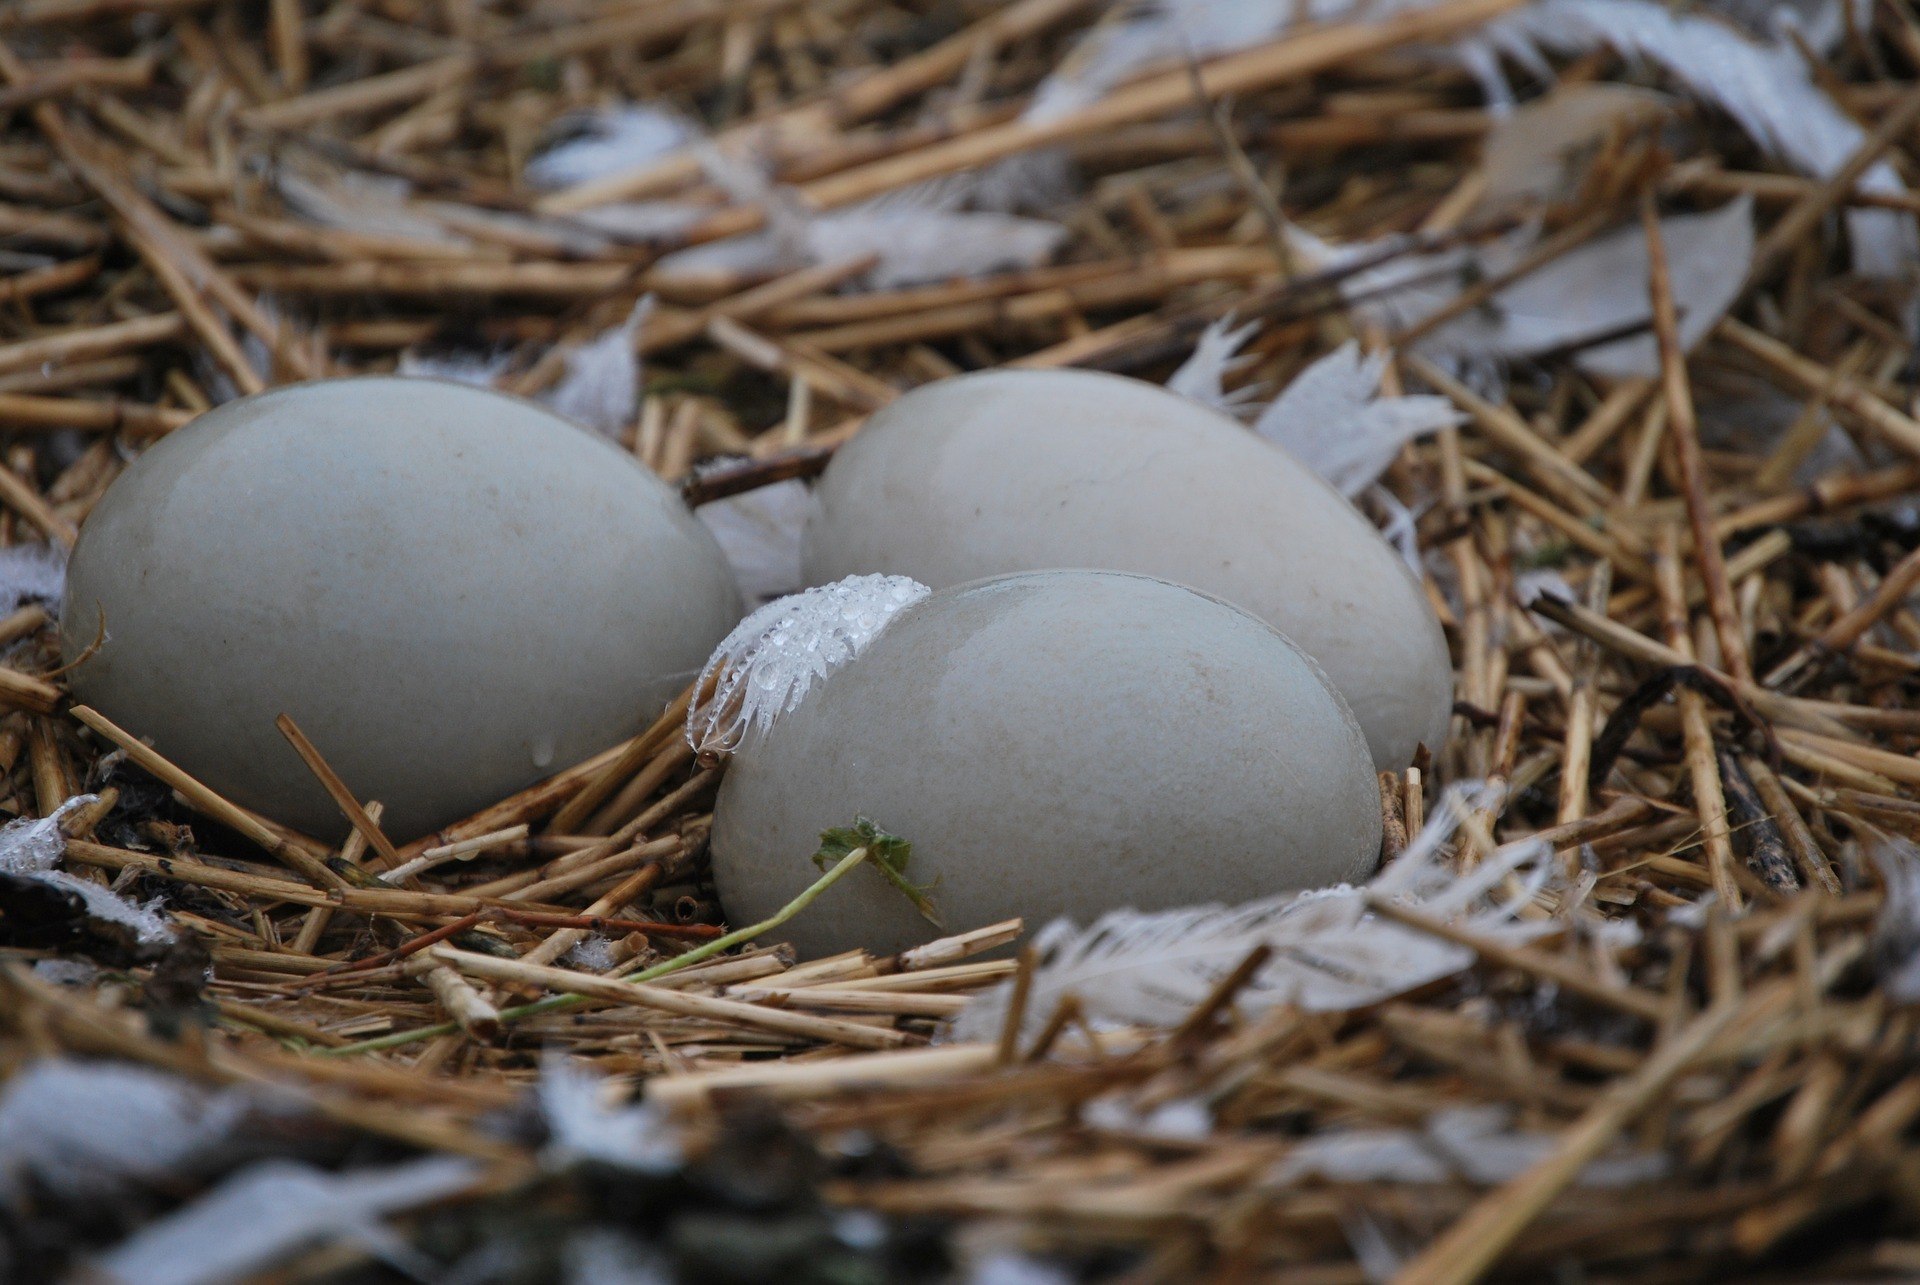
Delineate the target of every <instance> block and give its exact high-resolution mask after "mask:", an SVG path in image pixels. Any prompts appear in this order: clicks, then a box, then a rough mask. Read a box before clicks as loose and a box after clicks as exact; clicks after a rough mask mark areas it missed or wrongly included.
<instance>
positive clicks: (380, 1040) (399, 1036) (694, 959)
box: [315, 848, 869, 1057]
mask: <svg viewBox="0 0 1920 1285" xmlns="http://www.w3.org/2000/svg"><path fill="white" fill-rule="evenodd" d="M868 852H869V849H867V848H855V849H854V850H853V851H852V852H849V853H848V854H847V855H846V856H844V857H842V858H841V859H840V861H839V862H838V863H837V864H836V865H835V866H834V867H833V869H831V870H829V871H827V872H826V873H825V874H823V875H821V876H820V877H819V878H818V879H816V880H814V881H813V882H812V883H811V884H810V885H808V887H807V889H806V890H805V891H804V892H802V893H801V894H800V895H799V896H797V897H795V898H794V899H793V900H792V901H789V902H788V903H787V904H786V905H784V906H782V907H780V909H779V910H776V911H775V912H774V913H773V915H772V916H771V917H770V918H767V919H762V920H761V921H760V922H759V923H757V924H749V925H748V926H747V927H745V928H741V929H737V930H736V931H734V932H730V933H728V934H727V935H726V936H724V937H716V938H714V939H713V940H712V941H710V942H708V943H706V944H705V945H704V946H696V947H694V948H693V949H692V950H690V951H688V952H687V953H686V954H684V955H675V956H674V957H673V958H672V959H668V960H663V961H661V962H660V963H658V964H655V965H654V966H653V967H651V968H643V969H641V970H640V971H639V972H637V973H634V974H633V975H632V976H630V977H627V978H624V979H623V980H625V981H629V982H632V983H633V984H634V985H636V986H637V985H640V984H641V983H643V982H650V981H652V980H653V979H654V978H656V977H664V976H666V975H667V974H668V973H673V972H678V971H679V970H680V969H682V968H686V967H688V966H690V965H693V964H697V963H699V962H700V961H701V960H703V959H711V958H712V957H713V956H715V955H718V954H719V953H720V952H722V951H725V950H732V949H733V948H734V947H735V946H739V945H743V944H744V943H746V942H749V941H752V940H753V939H754V938H755V937H758V936H759V935H760V934H761V933H763V932H768V931H770V930H772V929H775V928H778V927H779V926H780V925H781V924H784V923H786V922H787V920H789V919H791V918H793V917H794V916H795V915H797V914H799V913H800V912H801V911H803V910H805V909H806V908H807V907H808V906H811V905H812V904H813V901H814V898H816V897H818V896H819V895H820V894H821V893H823V892H825V891H826V890H827V889H829V888H831V887H833V885H834V884H836V883H838V882H839V881H840V877H841V876H842V875H844V874H846V873H847V871H849V870H851V869H853V868H854V867H855V866H857V865H859V864H860V863H861V862H862V861H865V860H866V859H867V855H868ZM592 1002H593V1000H592V999H591V998H590V997H589V996H586V995H553V996H549V997H548V998H546V999H542V1000H535V1001H534V1002H533V1003H531V1004H521V1005H520V1006H519V1007H517V1008H503V1009H501V1010H500V1020H501V1021H503V1022H512V1021H517V1020H519V1019H520V1018H523V1017H537V1016H538V1015H540V1014H541V1013H557V1012H560V1011H561V1010H563V1009H569V1008H578V1007H579V1006H580V1005H582V1004H588V1003H592ZM601 1002H602V1003H604V1002H605V1001H601ZM459 1029H460V1027H459V1025H458V1024H457V1023H454V1022H441V1023H439V1024H438V1025H436V1026H417V1027H415V1028H414V1029H413V1030H410V1031H395V1032H394V1033H393V1034H391V1035H381V1036H378V1037H376V1038H374V1039H371V1040H361V1041H360V1042H359V1043H358V1044H342V1045H341V1046H340V1047H339V1048H331V1049H316V1050H315V1054H316V1056H319V1057H346V1056H349V1055H350V1054H354V1053H378V1052H380V1051H381V1050H383V1049H395V1048H400V1047H401V1046H403V1045H407V1044H417V1043H419V1042H420V1041H421V1040H430V1039H433V1038H435V1037H436V1036H440V1035H452V1034H453V1033H454V1032H455V1031H457V1030H459Z"/></svg>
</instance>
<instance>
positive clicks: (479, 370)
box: [393, 349, 508, 388]
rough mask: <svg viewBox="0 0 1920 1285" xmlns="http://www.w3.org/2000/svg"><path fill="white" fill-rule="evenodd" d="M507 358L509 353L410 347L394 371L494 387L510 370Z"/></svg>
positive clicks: (415, 377)
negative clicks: (431, 351) (421, 350)
mask: <svg viewBox="0 0 1920 1285" xmlns="http://www.w3.org/2000/svg"><path fill="white" fill-rule="evenodd" d="M507 361H508V357H507V354H505V353H496V354H494V355H492V356H481V355H479V354H477V353H438V354H432V355H428V354H424V353H417V352H414V351H413V350H412V349H408V350H407V351H406V352H403V353H401V354H400V364H399V365H398V366H396V367H394V372H393V373H394V374H396V375H404V376H406V377H407V378H409V379H444V380H446V381H447V382H449V383H454V384H468V385H471V386H472V387H474V388H492V387H493V381H494V380H496V379H498V378H500V376H501V374H502V373H503V372H504V371H505V370H506V368H507Z"/></svg>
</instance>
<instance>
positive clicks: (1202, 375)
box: [1167, 316, 1260, 415]
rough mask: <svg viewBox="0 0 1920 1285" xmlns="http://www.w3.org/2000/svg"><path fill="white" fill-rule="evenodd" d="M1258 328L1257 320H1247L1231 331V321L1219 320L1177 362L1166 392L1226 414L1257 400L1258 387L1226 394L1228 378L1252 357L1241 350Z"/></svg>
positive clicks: (1230, 413)
mask: <svg viewBox="0 0 1920 1285" xmlns="http://www.w3.org/2000/svg"><path fill="white" fill-rule="evenodd" d="M1259 329H1260V323H1259V322H1258V321H1249V322H1248V323H1247V324H1246V325H1244V326H1241V327H1240V328H1239V329H1238V330H1235V329H1234V328H1233V318H1232V317H1230V316H1228V317H1221V318H1220V319H1219V320H1217V321H1215V322H1214V323H1213V324H1212V325H1210V326H1208V327H1207V328H1206V329H1205V330H1203V331H1201V332H1200V340H1199V342H1198V343H1196V344H1194V346H1193V353H1192V355H1191V356H1189V357H1188V358H1187V359H1186V360H1185V361H1183V362H1181V363H1180V369H1178V370H1176V371H1174V372H1173V374H1172V375H1170V376H1168V377H1167V391H1168V392H1170V393H1179V394H1180V395H1181V396H1182V397H1191V398H1192V399H1193V400H1194V401H1196V402H1199V403H1200V404H1201V405H1203V406H1211V407H1213V408H1214V409H1215V410H1219V411H1225V412H1227V413H1228V414H1229V415H1232V414H1237V413H1238V412H1239V411H1240V410H1241V409H1242V408H1243V407H1244V406H1245V405H1246V404H1247V403H1248V402H1249V401H1251V400H1253V399H1254V398H1257V397H1258V396H1259V395H1260V394H1259V389H1257V388H1237V389H1235V390H1234V391H1233V392H1231V393H1229V392H1228V391H1227V377H1228V376H1229V375H1232V374H1234V373H1235V372H1237V371H1239V370H1240V369H1242V368H1243V367H1244V366H1246V364H1247V362H1248V361H1250V360H1251V358H1248V357H1243V356H1242V355H1241V354H1240V350H1241V349H1242V348H1244V347H1246V345H1247V341H1248V340H1249V339H1251V338H1253V336H1254V332H1256V331H1257V330H1259Z"/></svg>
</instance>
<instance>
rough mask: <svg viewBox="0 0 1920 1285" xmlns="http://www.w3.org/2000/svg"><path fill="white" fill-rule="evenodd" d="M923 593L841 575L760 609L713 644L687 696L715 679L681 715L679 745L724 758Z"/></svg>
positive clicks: (898, 581)
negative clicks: (707, 695) (709, 692)
mask: <svg viewBox="0 0 1920 1285" xmlns="http://www.w3.org/2000/svg"><path fill="white" fill-rule="evenodd" d="M930 592H932V591H931V590H929V589H928V588H927V587H926V586H925V585H923V584H921V583H920V582H919V581H917V580H909V579H908V578H907V577H905V576H848V577H847V578H846V579H845V580H839V581H836V582H834V583H833V584H830V585H821V586H820V587H819V588H816V589H809V590H807V591H806V592H805V593H797V594H794V595H793V596H792V597H789V598H782V599H780V600H779V601H778V602H770V603H768V604H767V605H766V606H764V607H762V608H760V610H758V611H756V612H754V613H753V614H752V615H750V616H748V617H747V618H746V619H745V620H743V621H741V622H740V623H739V624H738V625H735V626H734V629H733V632H732V633H730V634H728V635H727V636H726V637H725V638H723V639H721V640H720V645H719V646H718V647H716V648H715V649H714V652H713V658H712V659H711V660H709V661H707V667H706V668H705V669H703V670H702V671H701V672H700V681H699V682H698V683H697V684H695V687H694V690H695V691H699V690H701V689H703V688H704V687H706V685H707V680H708V679H709V678H712V677H713V676H714V675H715V674H718V675H719V679H720V681H719V684H718V686H717V687H716V688H715V690H714V694H713V699H712V700H710V701H708V702H707V703H706V704H705V705H697V706H694V707H693V708H691V709H689V710H688V711H687V744H688V745H690V746H692V747H693V748H694V750H696V751H697V752H698V753H700V754H703V755H704V754H713V753H725V752H730V751H732V750H736V749H738V748H739V747H740V745H741V743H742V742H743V741H745V739H746V738H747V736H748V735H750V734H753V733H756V732H759V733H764V732H765V731H766V729H767V728H769V727H771V726H773V722H774V720H775V719H777V718H779V717H780V716H781V715H782V714H785V713H787V712H788V711H789V710H793V709H797V708H798V707H799V705H800V702H801V701H803V700H805V699H806V698H807V693H808V692H809V691H811V690H812V688H813V685H814V684H815V683H816V682H818V681H819V680H821V679H823V678H825V677H826V676H827V675H829V674H831V673H833V672H834V671H835V670H836V669H839V668H841V667H842V666H844V665H846V664H848V663H849V662H851V661H852V660H854V659H855V658H856V657H858V656H859V655H860V653H861V652H863V651H865V650H866V648H867V647H868V646H869V645H870V644H871V643H872V642H873V640H874V639H875V638H877V637H879V636H880V632H881V631H882V630H883V629H885V628H886V627H887V624H888V623H889V622H890V621H892V620H893V618H894V617H895V616H897V615H899V614H900V613H901V612H902V611H905V610H906V609H907V608H908V607H911V606H913V605H914V604H915V603H917V602H919V601H921V600H922V599H923V598H925V597H926V596H927V595H928V594H929V593H930Z"/></svg>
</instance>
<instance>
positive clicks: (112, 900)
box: [0, 794, 174, 945]
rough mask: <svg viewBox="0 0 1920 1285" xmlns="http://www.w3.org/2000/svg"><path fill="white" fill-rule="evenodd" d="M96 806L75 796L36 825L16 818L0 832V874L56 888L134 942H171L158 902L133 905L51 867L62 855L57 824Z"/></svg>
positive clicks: (93, 797) (169, 927) (88, 796)
mask: <svg viewBox="0 0 1920 1285" xmlns="http://www.w3.org/2000/svg"><path fill="white" fill-rule="evenodd" d="M95 802H98V796H96V795H92V794H81V795H76V796H75V797H73V798H71V799H68V800H67V801H66V802H65V803H62V804H61V805H60V806H59V807H57V808H55V809H54V810H53V812H52V813H51V814H49V815H47V816H44V817H40V818H39V819H37V820H35V819H31V818H27V817H20V818H18V819H16V820H13V821H9V822H7V824H6V825H5V826H4V827H0V874H10V875H15V876H18V877H20V878H23V879H31V880H33V881H34V882H35V883H41V884H45V885H47V886H48V887H50V888H58V889H59V890H60V891H62V892H64V893H66V894H68V895H69V896H72V897H76V898H78V899H79V901H80V903H81V905H82V907H84V908H85V910H86V913H87V914H88V915H89V916H91V917H92V918H95V919H104V920H106V921H108V922H109V923H116V924H120V925H122V926H123V927H125V928H128V929H130V930H131V931H132V933H133V935H134V937H135V938H136V939H137V940H138V941H141V942H143V943H146V944H148V945H159V944H161V943H163V942H169V941H172V940H173V937H174V931H173V926H172V925H171V924H169V923H168V922H167V921H166V919H165V917H164V916H162V915H161V914H160V912H159V910H158V909H157V907H158V904H159V903H157V902H155V903H153V904H152V905H146V906H141V905H137V904H135V903H134V902H132V901H130V900H128V899H127V898H125V897H122V896H121V895H120V894H119V893H117V892H114V891H112V890H111V889H108V888H103V887H101V886H100V885H99V884H97V883H94V882H93V881H92V880H91V879H82V878H80V877H79V876H78V875H71V874H68V873H67V872H66V871H64V870H56V869H55V868H54V867H55V865H56V864H57V863H58V862H59V860H60V858H61V857H62V856H64V855H65V854H66V851H67V840H66V836H65V835H63V834H62V833H61V832H60V823H61V822H62V821H64V820H66V818H67V816H68V815H69V814H70V813H72V812H75V811H77V810H78V809H80V808H82V807H85V806H86V805H88V804H90V803H95Z"/></svg>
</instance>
